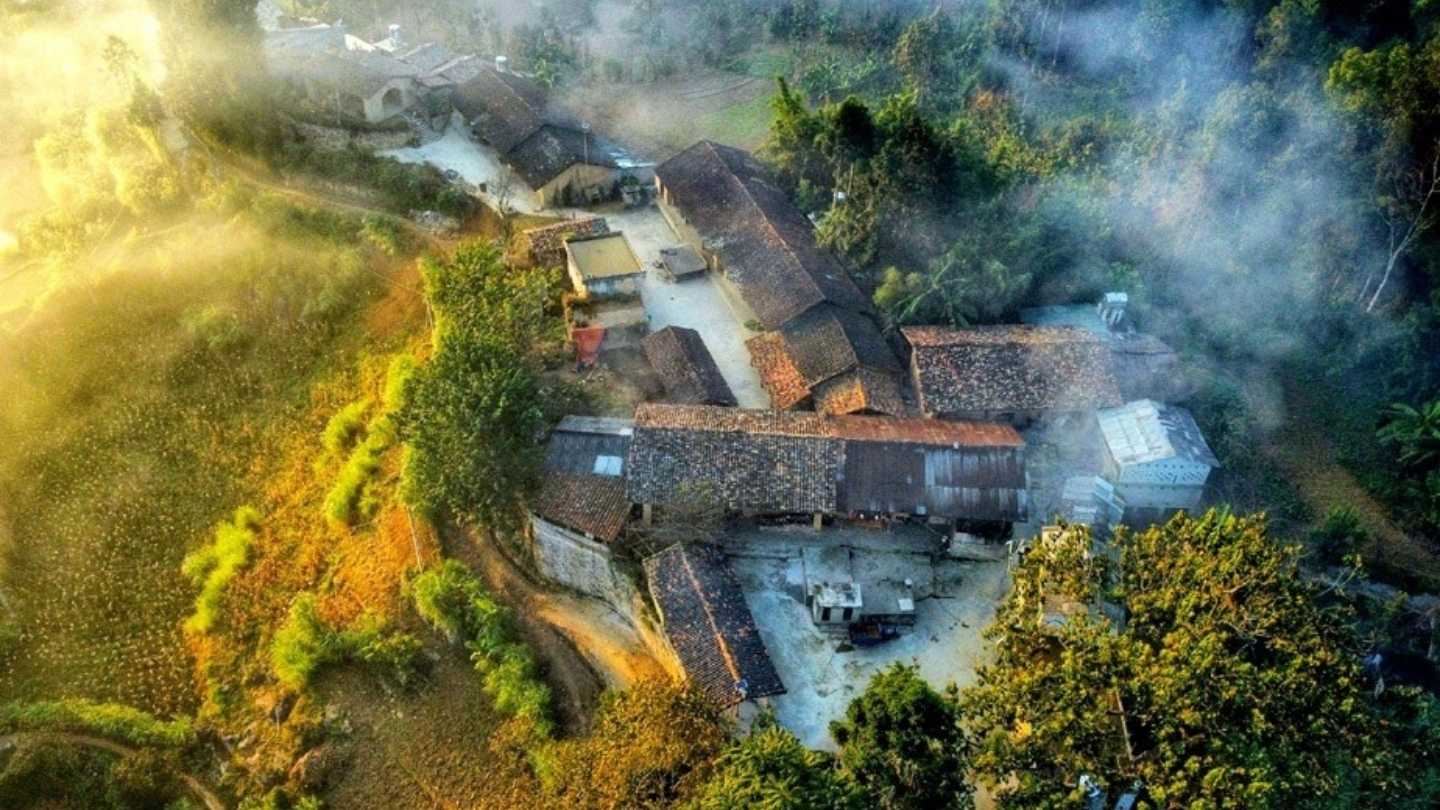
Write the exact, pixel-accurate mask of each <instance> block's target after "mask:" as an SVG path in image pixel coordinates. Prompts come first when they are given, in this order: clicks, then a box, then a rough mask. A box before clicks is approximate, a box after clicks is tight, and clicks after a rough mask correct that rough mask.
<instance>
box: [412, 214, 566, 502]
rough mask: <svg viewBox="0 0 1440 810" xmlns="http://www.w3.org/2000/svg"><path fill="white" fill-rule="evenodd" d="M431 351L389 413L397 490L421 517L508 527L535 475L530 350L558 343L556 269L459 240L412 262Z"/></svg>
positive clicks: (536, 408) (537, 395)
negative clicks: (426, 309) (524, 264)
mask: <svg viewBox="0 0 1440 810" xmlns="http://www.w3.org/2000/svg"><path fill="white" fill-rule="evenodd" d="M421 274H422V276H423V278H424V281H425V291H426V297H427V299H428V301H429V303H430V305H431V307H432V308H433V310H434V314H435V328H434V337H433V340H434V344H435V353H434V355H433V356H432V357H431V359H430V362H429V363H427V364H426V365H425V366H423V367H422V368H420V369H419V370H418V371H417V372H416V373H415V374H414V375H413V376H412V377H411V378H410V381H409V383H408V387H407V391H406V396H405V398H406V400H407V402H406V403H405V407H404V408H403V409H401V411H400V412H399V413H398V414H397V415H396V423H397V425H398V427H399V430H400V435H401V437H402V438H403V439H404V440H405V441H406V443H407V444H408V447H407V448H406V454H405V468H404V474H403V478H404V480H403V481H402V485H401V493H402V496H403V497H404V498H405V500H406V502H407V503H408V504H409V505H410V506H412V507H414V508H416V509H417V510H419V511H421V512H422V513H425V514H429V515H432V516H433V515H436V514H440V513H444V514H448V515H451V516H454V517H458V518H461V519H466V520H471V521H475V522H478V523H481V524H484V525H488V526H491V527H493V528H497V529H505V528H513V527H514V526H515V525H516V522H517V521H518V519H519V516H520V509H519V507H520V502H521V498H522V496H523V494H524V493H526V492H529V491H532V490H533V487H534V485H535V483H536V479H537V476H538V471H539V447H538V444H537V438H538V437H539V435H540V433H541V431H542V429H543V428H544V408H543V396H542V393H541V389H540V384H539V378H538V375H537V372H536V368H535V365H536V357H537V354H538V353H539V352H540V351H541V350H542V349H543V348H544V347H545V346H546V345H547V344H551V343H554V342H555V341H556V340H557V339H558V330H559V329H560V325H559V320H558V319H557V318H555V317H554V316H553V314H551V313H550V312H549V311H548V307H549V306H550V302H551V300H552V297H553V291H554V287H555V283H556V274H555V272H553V271H551V270H545V269H538V270H533V271H528V272H524V273H519V272H512V271H511V270H510V268H508V267H507V266H506V265H505V264H504V262H503V260H502V257H501V253H500V247H499V245H497V244H495V243H491V242H472V243H468V244H465V245H462V246H461V247H460V248H458V249H457V250H456V251H455V254H454V256H453V257H451V259H450V260H449V261H443V262H442V261H435V260H431V259H427V260H425V261H424V262H422V265H421Z"/></svg>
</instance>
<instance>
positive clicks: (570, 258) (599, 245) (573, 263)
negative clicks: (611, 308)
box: [564, 231, 645, 301]
mask: <svg viewBox="0 0 1440 810" xmlns="http://www.w3.org/2000/svg"><path fill="white" fill-rule="evenodd" d="M564 244H565V268H566V270H567V271H569V274H570V283H571V284H572V285H573V286H574V288H575V292H576V293H577V294H578V295H580V296H581V297H582V298H588V299H591V300H595V301H599V300H603V299H607V298H631V297H636V296H639V295H640V279H641V277H643V276H644V275H645V268H644V267H641V266H640V258H639V257H638V256H636V255H635V249H634V248H632V247H631V246H630V240H628V239H626V238H625V234H623V233H620V232H618V231H615V232H611V233H602V234H596V235H594V236H572V237H570V238H569V239H566V240H565V243H564Z"/></svg>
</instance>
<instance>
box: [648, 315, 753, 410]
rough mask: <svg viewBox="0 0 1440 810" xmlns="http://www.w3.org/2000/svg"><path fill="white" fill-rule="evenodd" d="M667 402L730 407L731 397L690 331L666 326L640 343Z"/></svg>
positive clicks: (695, 334)
mask: <svg viewBox="0 0 1440 810" xmlns="http://www.w3.org/2000/svg"><path fill="white" fill-rule="evenodd" d="M641 346H642V348H644V350H645V358H646V359H647V360H649V361H650V365H651V366H653V367H654V368H655V371H656V373H658V374H659V375H660V380H661V382H662V383H663V384H664V386H665V391H666V392H667V393H668V394H669V395H670V399H672V400H674V401H676V402H683V403H687V404H691V405H734V404H736V403H735V395H734V394H733V393H731V391H730V386H729V385H728V384H726V382H725V378H724V377H723V376H721V375H720V367H719V366H718V365H716V364H715V358H714V357H712V356H710V350H709V349H707V348H705V341H704V340H702V339H701V338H700V333H699V332H696V331H695V330H694V329H686V328H684V327H680V326H667V327H665V328H664V329H661V330H660V331H658V332H655V333H654V334H651V335H649V336H647V337H646V338H645V340H644V341H642V342H641Z"/></svg>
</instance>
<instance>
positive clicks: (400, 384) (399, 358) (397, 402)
mask: <svg viewBox="0 0 1440 810" xmlns="http://www.w3.org/2000/svg"><path fill="white" fill-rule="evenodd" d="M415 368H416V365H415V355H413V354H397V355H395V357H394V359H392V360H391V361H390V367H389V368H388V369H386V371H385V392H384V394H382V395H381V402H383V403H384V405H385V410H386V411H387V412H392V413H393V412H395V411H399V410H402V409H403V408H404V407H405V405H406V403H408V402H409V401H410V396H409V385H410V380H411V378H413V377H414V376H415Z"/></svg>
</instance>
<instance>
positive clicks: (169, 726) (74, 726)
mask: <svg viewBox="0 0 1440 810" xmlns="http://www.w3.org/2000/svg"><path fill="white" fill-rule="evenodd" d="M0 729H3V730H4V731H6V732H16V731H69V732H74V733H80V734H93V735H95V736H98V737H105V738H107V739H112V740H117V741H120V742H126V743H130V744H132V745H143V746H153V747H157V748H184V747H187V746H189V745H190V744H192V743H194V742H195V727H194V726H193V725H192V724H191V722H190V718H188V717H176V718H175V719H173V720H160V719H158V718H156V717H155V716H154V715H151V714H148V713H146V712H142V711H140V710H139V709H135V708H131V707H130V706H122V705H119V704H116V703H94V702H91V701H88V700H81V699H78V698H67V699H65V700H52V701H40V702H35V703H22V702H18V701H17V702H12V703H5V704H0Z"/></svg>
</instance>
